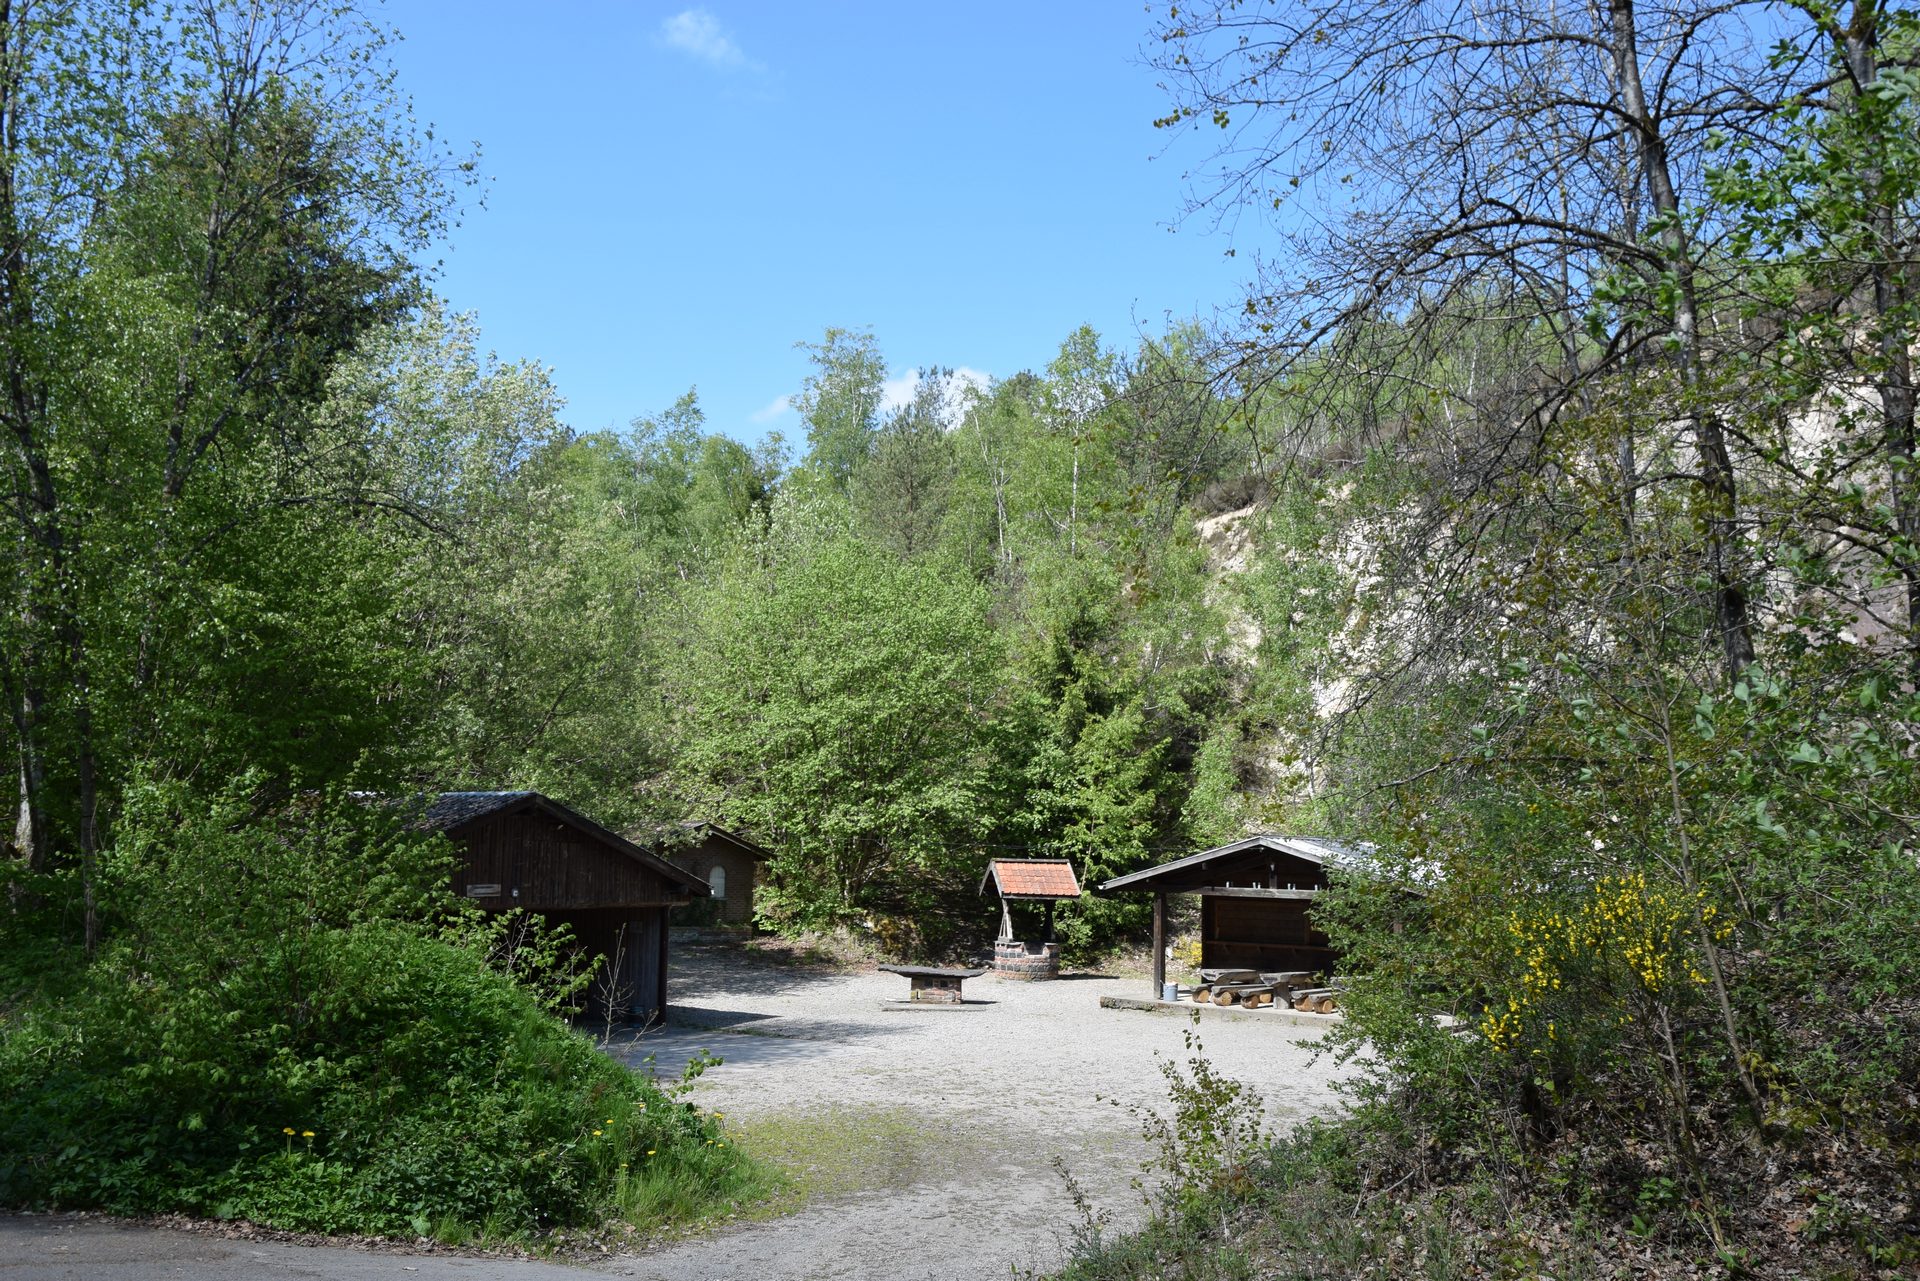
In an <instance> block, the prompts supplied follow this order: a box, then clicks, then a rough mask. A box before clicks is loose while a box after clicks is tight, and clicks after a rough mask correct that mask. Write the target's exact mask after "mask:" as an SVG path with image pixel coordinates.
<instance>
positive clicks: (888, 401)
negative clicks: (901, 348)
mask: <svg viewBox="0 0 1920 1281" xmlns="http://www.w3.org/2000/svg"><path fill="white" fill-rule="evenodd" d="M919 386H920V371H919V370H918V369H909V370H908V371H907V372H906V373H904V374H895V375H894V376H893V377H891V378H889V379H887V381H885V382H883V383H881V384H880V412H881V413H883V414H890V413H892V412H893V411H894V410H896V409H905V408H906V407H907V406H908V405H910V404H912V403H913V393H914V389H915V388H917V387H919Z"/></svg>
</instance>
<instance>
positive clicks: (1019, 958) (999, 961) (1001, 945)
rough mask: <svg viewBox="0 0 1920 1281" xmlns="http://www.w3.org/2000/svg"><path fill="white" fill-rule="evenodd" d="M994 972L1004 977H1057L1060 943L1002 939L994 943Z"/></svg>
mask: <svg viewBox="0 0 1920 1281" xmlns="http://www.w3.org/2000/svg"><path fill="white" fill-rule="evenodd" d="M993 972H994V973H995V974H998V975H999V976H1000V977H1001V978H1003V979H1025V980H1028V981H1035V982H1037V981H1038V980H1041V979H1057V978H1059V977H1060V945H1059V944H1058V943H1022V942H1020V941H1019V940H1017V939H1016V940H1012V941H1009V940H1007V939H1001V940H999V941H998V942H996V943H995V944H994V945H993Z"/></svg>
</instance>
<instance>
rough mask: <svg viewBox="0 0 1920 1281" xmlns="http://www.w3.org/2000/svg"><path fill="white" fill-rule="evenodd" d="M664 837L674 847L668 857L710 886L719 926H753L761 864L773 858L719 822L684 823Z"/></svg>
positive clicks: (715, 921)
mask: <svg viewBox="0 0 1920 1281" xmlns="http://www.w3.org/2000/svg"><path fill="white" fill-rule="evenodd" d="M661 838H662V841H663V844H664V845H670V846H671V849H670V851H669V855H668V856H669V857H670V858H672V859H673V861H674V862H675V863H677V864H678V865H679V866H681V867H683V868H685V869H686V870H687V871H689V872H691V873H692V874H693V875H695V876H697V877H699V878H700V880H702V881H704V882H705V883H706V886H707V891H708V893H709V894H710V895H711V902H712V904H713V907H712V913H713V915H712V918H711V919H712V920H713V921H714V923H715V924H719V925H752V924H753V891H754V887H755V885H756V884H757V883H758V881H759V879H760V865H761V864H762V863H764V862H766V861H767V859H768V858H770V857H772V856H771V855H770V854H769V853H768V852H767V850H766V849H764V848H763V847H761V846H759V845H756V844H754V843H753V842H752V841H750V840H748V839H747V838H746V837H744V836H740V835H738V834H736V833H734V832H729V831H728V830H727V829H726V828H724V827H721V826H720V825H719V824H718V823H702V822H696V823H682V824H680V826H679V827H678V828H672V829H667V830H665V831H663V832H662V833H661Z"/></svg>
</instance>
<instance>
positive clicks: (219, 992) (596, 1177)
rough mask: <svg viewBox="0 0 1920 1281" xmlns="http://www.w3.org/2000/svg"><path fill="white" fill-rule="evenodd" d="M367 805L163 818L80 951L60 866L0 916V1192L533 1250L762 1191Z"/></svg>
mask: <svg viewBox="0 0 1920 1281" xmlns="http://www.w3.org/2000/svg"><path fill="white" fill-rule="evenodd" d="M365 808H366V807H358V806H353V805H351V804H349V805H345V806H336V807H332V808H324V807H323V808H321V809H318V810H308V811H305V812H301V813H297V814H293V815H283V816H281V817H280V818H277V819H274V820H271V821H252V820H248V819H246V818H244V817H242V818H236V817H235V816H234V815H232V814H230V813H221V812H218V811H216V812H214V813H212V814H211V815H208V814H205V813H203V812H197V811H192V810H187V811H184V812H182V811H176V810H168V811H165V812H163V813H162V814H161V815H160V818H161V819H164V820H165V822H164V823H162V822H158V821H155V822H153V824H152V826H151V827H150V828H148V829H146V830H151V831H153V832H155V833H156V836H155V839H154V840H153V841H151V842H149V843H148V844H147V845H145V846H140V845H136V844H135V843H134V842H132V841H125V842H124V843H123V844H122V845H121V846H120V847H119V848H118V849H116V850H115V851H114V855H113V860H112V863H111V864H110V870H111V872H112V873H113V876H114V879H113V881H112V882H111V885H112V888H113V890H114V891H115V901H116V902H117V904H118V905H119V911H118V912H116V914H115V918H114V924H115V929H114V931H113V933H112V934H110V935H109V937H108V938H107V940H106V941H105V942H104V944H103V945H102V947H101V948H100V950H99V951H98V953H97V955H96V956H95V957H94V958H93V959H91V960H88V959H87V958H86V956H85V955H84V952H83V950H82V948H81V947H80V946H79V945H78V943H77V941H76V940H75V939H73V938H72V937H71V935H70V933H68V932H67V931H66V930H65V929H64V928H63V920H62V918H63V915H64V913H63V908H62V903H63V900H62V887H61V886H60V885H59V884H58V883H55V882H52V881H49V882H48V883H46V884H44V885H41V886H39V887H37V888H36V893H37V894H38V895H39V898H40V902H41V904H42V906H41V908H40V910H37V911H32V912H21V913H9V914H7V915H5V916H4V917H0V1098H4V1099H5V1100H6V1107H5V1108H4V1109H0V1205H7V1206H16V1207H32V1208H65V1209H99V1210H105V1211H109V1212H112V1213H116V1214H137V1215H153V1214H184V1215H189V1216H195V1217H200V1218H207V1219H216V1220H228V1221H235V1222H242V1221H244V1222H247V1223H251V1224H258V1225H263V1226H266V1227H271V1228H276V1229H283V1230H289V1231H296V1232H318V1233H327V1234H348V1233H351V1234H367V1235H380V1236H390V1237H403V1238H407V1239H409V1240H417V1239H419V1238H422V1237H427V1238H432V1239H435V1240H438V1241H441V1242H444V1243H447V1244H461V1245H472V1244H497V1243H506V1242H520V1243H524V1244H534V1245H539V1244H541V1243H543V1242H548V1241H551V1240H552V1239H553V1238H554V1237H555V1234H556V1233H558V1232H561V1231H562V1230H568V1229H570V1230H573V1231H575V1232H579V1231H599V1230H603V1229H606V1228H607V1227H608V1226H609V1225H611V1224H621V1225H627V1226H629V1227H631V1228H635V1229H641V1230H657V1229H659V1228H661V1227H665V1226H672V1225H678V1224H686V1223H689V1222H695V1221H700V1220H703V1219H707V1218H710V1217H713V1216H716V1215H724V1214H726V1213H729V1212H732V1211H734V1210H737V1209H738V1208H739V1207H740V1206H742V1205H745V1204H749V1203H752V1202H755V1201H758V1200H762V1199H764V1198H766V1197H767V1196H769V1195H771V1194H772V1193H773V1191H774V1190H775V1188H776V1186H777V1184H778V1179H777V1177H776V1176H775V1175H773V1174H772V1173H771V1172H769V1171H768V1170H767V1169H766V1168H765V1167H764V1166H762V1165H760V1164H758V1163H756V1162H754V1161H753V1160H752V1159H750V1158H749V1157H748V1156H747V1155H746V1154H744V1153H743V1152H742V1151H741V1150H740V1149H739V1148H738V1147H737V1146H736V1144H735V1142H734V1140H733V1138H732V1137H731V1136H730V1135H729V1134H728V1133H727V1132H726V1130H725V1129H724V1126H723V1124H722V1121H721V1120H720V1119H719V1118H716V1117H713V1116H710V1115H707V1114H705V1113H703V1112H701V1111H699V1110H698V1109H696V1108H695V1107H694V1106H693V1105H692V1104H691V1103H690V1102H688V1101H687V1100H686V1099H685V1098H684V1097H682V1095H683V1094H684V1089H683V1088H681V1087H678V1086H669V1087H667V1088H662V1087H661V1086H659V1085H657V1084H656V1083H654V1082H653V1081H652V1080H651V1079H648V1078H646V1077H643V1076H640V1075H636V1074H635V1073H633V1072H631V1071H629V1070H628V1069H627V1068H625V1067H623V1066H622V1065H620V1064H618V1063H615V1062H614V1061H613V1060H611V1059H609V1058H608V1057H606V1056H605V1055H603V1054H601V1053H599V1052H598V1050H596V1048H595V1046H594V1044H593V1042H592V1041H590V1040H589V1039H588V1038H587V1037H585V1036H583V1035H581V1034H580V1033H579V1032H577V1031H575V1030H574V1029H573V1028H572V1027H570V1026H569V1025H568V1023H567V1022H566V1021H565V1020H564V1019H563V1018H561V1017H559V1016H558V1015H557V1014H556V1012H555V1009H554V1001H555V998H554V997H553V995H552V994H551V992H543V990H542V985H541V984H540V983H538V982H532V981H529V978H528V977H527V976H525V975H520V976H516V974H517V970H516V967H515V966H514V965H512V964H507V965H503V964H502V963H501V959H500V958H499V957H498V956H497V955H494V954H492V953H490V952H489V951H488V949H487V946H486V943H487V941H488V940H489V939H490V938H491V937H492V936H491V934H489V933H487V932H485V931H480V932H477V933H476V932H475V931H474V930H472V929H470V928H467V927H465V926H462V925H459V924H458V923H456V924H454V925H451V926H449V925H448V924H447V923H446V922H445V920H444V918H438V919H436V916H435V914H434V911H433V905H434V904H435V902H436V901H437V900H436V899H435V897H434V896H435V895H436V894H438V893H440V892H441V889H440V887H441V886H443V885H444V880H443V879H442V878H443V877H444V863H443V852H442V851H440V850H438V849H437V848H436V847H435V846H434V845H433V844H432V843H430V842H426V841H424V840H422V839H421V838H419V837H418V836H416V835H412V834H409V833H407V832H404V831H400V832H397V833H396V832H391V831H388V832H386V833H385V834H384V835H383V834H382V832H381V831H379V830H365V829H368V828H369V827H370V825H374V826H377V825H379V824H382V823H386V822H387V820H386V819H385V818H383V816H381V815H379V814H369V813H366V812H363V811H364V810H365ZM139 817H143V818H144V817H146V816H139ZM701 1066H702V1064H701V1063H700V1062H696V1064H695V1066H694V1068H693V1069H691V1071H692V1072H693V1073H694V1074H697V1072H698V1071H699V1069H700V1067H701Z"/></svg>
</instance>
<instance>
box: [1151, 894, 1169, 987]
mask: <svg viewBox="0 0 1920 1281" xmlns="http://www.w3.org/2000/svg"><path fill="white" fill-rule="evenodd" d="M1166 987H1167V895H1166V892H1165V891H1164V890H1157V891H1155V892H1154V896H1153V999H1154V1000H1156V1001H1157V1000H1159V999H1160V994H1161V993H1162V992H1164V991H1166Z"/></svg>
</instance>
